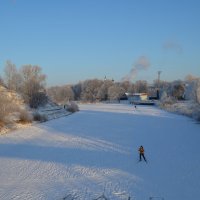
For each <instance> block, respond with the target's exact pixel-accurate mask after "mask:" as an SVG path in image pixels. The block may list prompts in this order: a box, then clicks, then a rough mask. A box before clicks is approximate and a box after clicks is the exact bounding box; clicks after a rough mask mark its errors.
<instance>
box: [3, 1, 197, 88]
mask: <svg viewBox="0 0 200 200" xmlns="http://www.w3.org/2000/svg"><path fill="white" fill-rule="evenodd" d="M141 56H143V57H145V58H146V59H147V60H148V61H149V63H150V64H149V66H148V67H146V68H145V69H141V70H138V73H137V76H136V77H135V78H134V80H133V82H134V81H136V80H139V79H141V80H147V81H149V82H152V80H154V79H156V78H157V71H158V70H161V71H162V74H161V79H162V80H168V81H171V80H177V79H184V77H185V76H186V75H187V74H193V75H195V76H200V1H199V0H187V1H186V0H0V73H1V75H3V69H4V66H5V62H6V60H11V61H12V62H13V63H15V64H16V66H17V67H18V68H19V67H20V66H22V65H24V64H32V65H39V66H41V67H42V70H43V73H44V74H46V75H47V77H48V78H47V83H48V85H49V86H51V85H62V84H69V83H77V82H79V81H80V80H85V79H92V78H98V79H103V78H104V76H105V75H106V76H107V77H108V78H110V79H111V78H113V79H114V80H116V81H120V80H121V79H122V78H123V77H124V76H126V75H127V74H128V73H129V72H130V70H131V69H132V68H133V66H134V64H135V63H136V62H137V60H138V58H139V57H141Z"/></svg>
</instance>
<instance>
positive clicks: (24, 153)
mask: <svg viewBox="0 0 200 200" xmlns="http://www.w3.org/2000/svg"><path fill="white" fill-rule="evenodd" d="M79 107H80V112H77V113H75V114H73V115H69V116H66V117H62V118H58V119H55V120H51V121H48V122H46V123H42V124H37V125H34V126H31V127H28V128H26V129H22V130H17V131H14V132H11V133H9V134H7V135H1V136H0V166H1V167H0V199H1V200H8V199H13V200H62V199H68V200H72V199H78V200H93V199H98V198H99V197H100V196H102V195H105V196H106V197H107V199H110V200H125V199H126V200H128V198H129V197H130V199H131V200H133V199H135V200H149V199H151V200H154V199H162V198H163V199H164V200H188V199H192V200H199V199H200V189H199V188H200V156H199V153H200V146H199V141H200V125H199V124H196V123H195V122H194V121H192V120H191V119H189V118H187V117H184V116H179V115H175V114H171V113H167V112H164V111H162V110H159V109H157V108H155V107H146V106H138V107H137V108H136V109H134V108H133V107H132V106H131V105H120V104H96V105H92V104H91V105H79ZM140 145H143V146H144V148H145V154H146V157H147V160H148V163H147V164H146V163H145V162H138V147H139V146H140ZM151 197H152V198H151ZM153 197H154V198H153ZM155 197H159V198H155ZM99 199H100V198H99Z"/></svg>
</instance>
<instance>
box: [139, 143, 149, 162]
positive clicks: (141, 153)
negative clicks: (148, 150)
mask: <svg viewBox="0 0 200 200" xmlns="http://www.w3.org/2000/svg"><path fill="white" fill-rule="evenodd" d="M138 151H139V154H140V160H139V161H142V157H143V159H144V161H145V162H147V160H146V158H145V156H144V147H143V146H140V148H139V149H138Z"/></svg>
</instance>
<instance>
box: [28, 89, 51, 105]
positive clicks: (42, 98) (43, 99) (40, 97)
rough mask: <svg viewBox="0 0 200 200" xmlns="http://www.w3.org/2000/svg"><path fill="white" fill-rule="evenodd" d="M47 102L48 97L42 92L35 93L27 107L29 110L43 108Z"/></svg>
mask: <svg viewBox="0 0 200 200" xmlns="http://www.w3.org/2000/svg"><path fill="white" fill-rule="evenodd" d="M47 102H48V97H47V95H46V94H45V93H44V92H36V93H34V94H32V96H31V98H30V100H29V105H30V107H31V108H38V107H39V106H44V105H45V104H47Z"/></svg>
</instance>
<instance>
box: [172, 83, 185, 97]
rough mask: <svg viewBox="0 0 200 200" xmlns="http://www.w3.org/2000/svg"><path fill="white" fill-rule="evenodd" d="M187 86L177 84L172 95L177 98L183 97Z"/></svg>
mask: <svg viewBox="0 0 200 200" xmlns="http://www.w3.org/2000/svg"><path fill="white" fill-rule="evenodd" d="M184 92H185V88H184V85H183V84H181V83H180V84H175V85H174V86H173V89H172V96H173V97H175V98H176V99H183V96H184Z"/></svg>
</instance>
